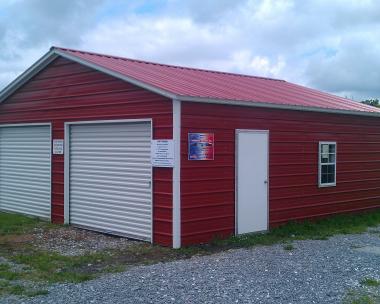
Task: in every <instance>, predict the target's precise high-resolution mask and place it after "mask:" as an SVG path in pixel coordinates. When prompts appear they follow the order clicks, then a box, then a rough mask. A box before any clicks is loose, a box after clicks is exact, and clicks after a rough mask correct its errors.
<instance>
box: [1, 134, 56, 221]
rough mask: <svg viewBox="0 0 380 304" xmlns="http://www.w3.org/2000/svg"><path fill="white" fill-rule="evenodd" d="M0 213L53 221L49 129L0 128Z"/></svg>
mask: <svg viewBox="0 0 380 304" xmlns="http://www.w3.org/2000/svg"><path fill="white" fill-rule="evenodd" d="M0 209H2V210H6V211H12V212H20V213H25V214H29V215H35V216H38V217H43V218H50V209H51V208H50V126H20V127H18V126H14V127H1V128H0Z"/></svg>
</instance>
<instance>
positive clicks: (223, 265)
mask: <svg viewBox="0 0 380 304" xmlns="http://www.w3.org/2000/svg"><path fill="white" fill-rule="evenodd" d="M293 245H294V250H290V251H287V250H284V248H283V245H274V246H262V247H254V248H251V249H238V250H229V251H225V252H222V253H219V254H214V255H210V256H203V257H193V258H191V259H189V260H181V261H175V262H170V263H166V264H156V265H152V266H141V267H136V268H133V269H131V270H129V271H126V272H123V273H119V274H111V275H106V276H104V277H101V278H99V279H96V280H93V281H89V282H86V283H82V284H76V285H75V284H57V285H54V286H52V287H51V288H50V290H49V295H47V296H40V297H36V298H33V299H19V300H17V301H16V300H15V298H7V299H3V302H2V303H54V304H60V303H112V304H114V303H303V304H304V303H341V301H342V299H343V297H344V295H345V294H346V293H347V292H348V291H349V290H352V289H355V288H359V287H360V283H359V282H360V281H361V280H362V279H364V278H366V277H371V278H375V279H380V255H379V254H378V253H376V251H373V250H372V251H371V250H369V252H366V250H365V247H366V246H368V247H370V248H373V247H374V246H379V247H380V230H378V231H377V232H376V231H373V230H372V231H371V232H369V233H364V234H358V235H345V236H336V237H333V238H331V239H329V240H326V241H318V240H316V241H295V242H294V243H293ZM363 248H364V250H363ZM358 249H360V250H358ZM0 302H1V300H0Z"/></svg>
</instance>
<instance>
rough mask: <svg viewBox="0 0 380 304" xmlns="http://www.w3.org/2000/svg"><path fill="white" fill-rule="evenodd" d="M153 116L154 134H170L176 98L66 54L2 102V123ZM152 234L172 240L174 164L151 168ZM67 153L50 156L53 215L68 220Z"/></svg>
mask: <svg viewBox="0 0 380 304" xmlns="http://www.w3.org/2000/svg"><path fill="white" fill-rule="evenodd" d="M141 118H151V119H152V124H153V138H154V139H171V138H172V136H173V134H172V127H173V123H172V121H173V119H172V101H171V100H169V99H166V98H164V97H161V96H159V95H156V94H154V93H151V92H149V91H146V90H144V89H141V88H139V87H136V86H134V85H131V84H128V83H126V82H124V81H121V80H118V79H116V78H114V77H111V76H108V75H106V74H103V73H100V72H97V71H95V70H92V69H90V68H87V67H85V66H82V65H80V64H77V63H74V62H70V61H68V60H66V59H63V58H58V59H56V60H55V61H53V62H52V63H51V64H50V65H49V66H48V67H46V68H45V69H44V70H43V71H41V72H40V73H39V74H37V75H36V76H35V77H33V78H32V79H31V80H30V81H29V82H28V83H27V84H25V85H24V86H23V87H22V88H20V89H19V90H18V91H17V92H16V93H14V94H13V95H12V96H10V97H9V98H8V99H7V100H5V101H4V102H3V103H2V104H0V124H8V123H11V124H14V123H37V122H44V123H46V122H48V123H51V124H52V138H53V139H63V138H64V123H65V122H69V121H83V120H115V119H141ZM153 184H154V188H153V202H154V209H153V227H154V228H153V230H154V235H153V239H154V242H155V243H159V244H163V245H169V246H170V245H171V243H172V170H171V169H166V168H155V169H154V170H153ZM63 205H64V157H63V156H60V155H53V157H52V211H51V213H52V214H51V217H52V221H53V222H56V223H63V220H64V208H63Z"/></svg>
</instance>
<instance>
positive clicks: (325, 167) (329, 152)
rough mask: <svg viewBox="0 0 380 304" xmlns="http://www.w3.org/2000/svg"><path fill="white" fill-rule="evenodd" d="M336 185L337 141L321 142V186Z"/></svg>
mask: <svg viewBox="0 0 380 304" xmlns="http://www.w3.org/2000/svg"><path fill="white" fill-rule="evenodd" d="M335 185H336V142H327V141H326V142H324V141H321V142H319V187H328V186H335Z"/></svg>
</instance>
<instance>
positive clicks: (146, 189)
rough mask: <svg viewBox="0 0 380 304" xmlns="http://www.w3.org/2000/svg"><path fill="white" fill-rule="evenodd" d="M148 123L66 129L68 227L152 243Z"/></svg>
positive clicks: (93, 125) (79, 126)
mask: <svg viewBox="0 0 380 304" xmlns="http://www.w3.org/2000/svg"><path fill="white" fill-rule="evenodd" d="M150 146H151V125H150V123H149V122H134V123H99V124H73V125H70V145H69V151H70V162H69V166H70V169H69V171H70V191H69V192H70V195H69V196H70V198H69V200H70V202H69V204H70V223H71V224H74V225H80V226H83V227H88V228H90V229H94V230H100V231H105V232H109V233H113V234H120V235H125V236H129V237H133V238H136V239H142V240H149V241H150V240H151V234H152V231H151V230H152V191H151V178H152V169H151V164H150Z"/></svg>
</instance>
